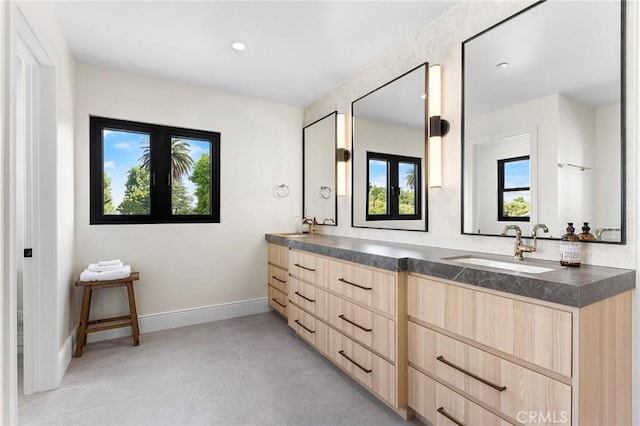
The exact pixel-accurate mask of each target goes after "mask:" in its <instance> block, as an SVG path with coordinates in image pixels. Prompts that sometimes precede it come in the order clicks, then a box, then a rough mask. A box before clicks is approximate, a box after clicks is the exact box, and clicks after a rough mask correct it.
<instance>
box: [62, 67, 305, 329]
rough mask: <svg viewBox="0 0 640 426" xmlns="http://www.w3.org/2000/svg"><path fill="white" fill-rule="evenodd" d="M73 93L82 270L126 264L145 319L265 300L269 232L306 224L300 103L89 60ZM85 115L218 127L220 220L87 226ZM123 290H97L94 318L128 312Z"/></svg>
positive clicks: (77, 223)
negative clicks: (286, 191) (134, 274)
mask: <svg viewBox="0 0 640 426" xmlns="http://www.w3.org/2000/svg"><path fill="white" fill-rule="evenodd" d="M76 94H77V96H76V128H75V133H76V144H75V191H76V201H75V220H76V221H75V232H76V256H75V264H74V271H75V273H76V275H77V274H79V273H80V272H81V271H82V269H83V268H84V267H86V265H87V264H88V263H89V262H92V261H96V260H99V259H112V258H120V259H123V260H124V261H125V262H127V263H130V264H131V265H132V267H133V269H134V270H137V271H140V273H141V279H140V282H139V283H138V284H137V285H136V288H135V291H136V302H137V305H138V313H139V315H141V316H143V317H144V316H150V315H156V314H162V313H167V312H174V311H180V310H188V309H194V308H200V307H209V306H212V305H218V304H223V303H229V302H238V301H246V300H252V299H258V298H264V297H265V296H266V294H265V293H266V286H265V275H266V264H265V258H266V245H265V243H264V234H265V233H266V232H286V231H295V230H297V229H298V228H299V223H300V221H301V218H300V217H299V216H298V217H294V211H295V210H296V209H297V211H298V214H299V211H300V206H301V204H302V200H301V195H302V187H301V186H302V164H301V161H300V159H301V158H302V138H301V135H302V117H303V111H302V109H301V108H295V107H290V106H285V105H279V104H274V103H269V102H265V101H260V100H256V99H251V98H247V97H242V96H236V95H230V94H225V93H221V92H216V91H213V90H208V89H204V88H199V87H195V86H189V85H185V84H178V83H172V82H169V81H163V80H158V79H152V78H146V77H142V76H138V75H133V74H128V73H123V72H118V71H115V70H110V69H105V68H100V67H96V66H90V65H78V66H77V68H76ZM89 115H96V116H103V117H110V118H117V119H126V120H132V121H140V122H145V123H157V124H164V125H170V126H176V127H184V128H193V129H199V130H208V131H216V132H220V133H221V189H220V193H221V196H220V198H221V211H220V218H221V219H220V220H221V223H219V224H155V225H93V226H90V225H89ZM280 183H284V184H286V185H288V186H289V187H290V195H289V196H288V197H286V198H279V197H277V196H276V194H275V192H274V190H275V187H276V186H277V185H278V184H280ZM124 293H125V292H124V291H122V289H113V291H111V290H102V291H101V292H100V293H98V294H96V296H95V297H94V299H95V302H94V305H93V307H92V315H95V316H101V315H111V314H113V315H115V314H118V313H119V312H126V311H127V309H128V308H127V304H126V302H125V294H124ZM265 308H266V304H265Z"/></svg>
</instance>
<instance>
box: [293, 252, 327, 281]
mask: <svg viewBox="0 0 640 426" xmlns="http://www.w3.org/2000/svg"><path fill="white" fill-rule="evenodd" d="M326 265H327V259H325V258H323V257H318V256H316V255H313V254H310V253H303V252H300V251H295V250H290V251H289V273H290V274H291V275H292V276H295V277H298V278H300V279H302V280H305V281H307V282H310V283H312V284H317V285H321V286H323V287H324V286H326V270H327V266H326Z"/></svg>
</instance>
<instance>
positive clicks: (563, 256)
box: [560, 222, 580, 266]
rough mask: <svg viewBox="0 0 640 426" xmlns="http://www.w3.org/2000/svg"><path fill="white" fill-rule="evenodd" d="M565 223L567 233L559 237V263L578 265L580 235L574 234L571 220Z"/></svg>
mask: <svg viewBox="0 0 640 426" xmlns="http://www.w3.org/2000/svg"><path fill="white" fill-rule="evenodd" d="M567 225H569V226H567V233H566V234H564V235H563V236H562V237H560V264H561V265H562V266H580V237H578V236H577V235H576V234H575V228H574V227H573V222H569V223H568V224H567Z"/></svg>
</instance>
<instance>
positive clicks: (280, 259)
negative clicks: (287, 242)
mask: <svg viewBox="0 0 640 426" xmlns="http://www.w3.org/2000/svg"><path fill="white" fill-rule="evenodd" d="M288 257H289V249H288V248H287V247H284V246H279V245H277V244H272V243H267V262H269V263H270V264H272V265H275V266H279V267H281V268H283V269H287V267H288V266H289V260H288Z"/></svg>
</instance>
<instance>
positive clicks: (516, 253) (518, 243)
mask: <svg viewBox="0 0 640 426" xmlns="http://www.w3.org/2000/svg"><path fill="white" fill-rule="evenodd" d="M510 229H514V230H515V231H516V240H515V242H514V244H513V259H514V260H524V257H522V253H531V252H534V251H536V247H537V239H536V237H537V234H538V229H542V230H543V231H544V232H549V228H547V225H545V224H543V223H539V224H536V225H533V228H531V238H533V245H532V246H528V245H526V244H524V243H523V242H522V231H521V230H520V227H519V226H518V225H505V226H503V227H502V232H500V234H501V235H507V233H508V232H509V230H510Z"/></svg>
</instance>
